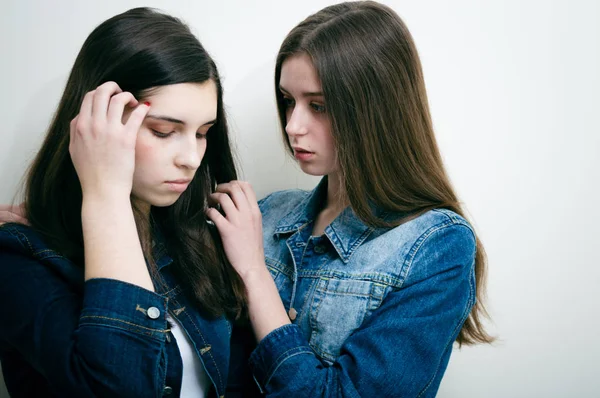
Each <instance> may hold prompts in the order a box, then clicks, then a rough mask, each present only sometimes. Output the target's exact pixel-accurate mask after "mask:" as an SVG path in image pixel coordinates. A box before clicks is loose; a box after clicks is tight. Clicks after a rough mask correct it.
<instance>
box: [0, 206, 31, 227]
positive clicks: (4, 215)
mask: <svg viewBox="0 0 600 398" xmlns="http://www.w3.org/2000/svg"><path fill="white" fill-rule="evenodd" d="M7 222H17V223H20V224H25V225H29V223H28V222H27V219H26V218H24V217H21V216H19V215H17V214H15V213H13V212H12V211H10V210H0V225H1V224H4V223H7Z"/></svg>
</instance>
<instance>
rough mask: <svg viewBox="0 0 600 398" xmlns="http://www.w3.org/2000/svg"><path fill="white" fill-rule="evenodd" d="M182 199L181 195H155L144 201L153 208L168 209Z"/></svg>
mask: <svg viewBox="0 0 600 398" xmlns="http://www.w3.org/2000/svg"><path fill="white" fill-rule="evenodd" d="M180 197H181V195H176V196H175V195H153V196H151V197H147V198H143V199H142V200H143V201H145V202H146V203H149V204H150V205H151V206H153V207H168V206H171V205H173V204H174V203H175V202H177V200H179V198H180Z"/></svg>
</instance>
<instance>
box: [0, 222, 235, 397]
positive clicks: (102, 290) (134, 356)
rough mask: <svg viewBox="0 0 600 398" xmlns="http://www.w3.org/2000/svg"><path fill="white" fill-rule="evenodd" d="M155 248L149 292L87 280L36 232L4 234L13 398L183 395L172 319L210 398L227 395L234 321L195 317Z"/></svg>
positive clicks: (8, 229)
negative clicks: (156, 278)
mask: <svg viewBox="0 0 600 398" xmlns="http://www.w3.org/2000/svg"><path fill="white" fill-rule="evenodd" d="M155 249H156V250H155V254H156V255H155V259H156V260H157V265H158V268H159V273H160V275H161V278H162V280H163V282H164V283H161V284H157V283H155V284H156V290H157V291H156V292H151V291H149V290H146V289H143V288H141V287H138V286H135V285H132V284H128V283H125V282H121V281H117V280H112V279H91V280H88V281H86V282H84V274H83V268H82V267H80V266H77V265H76V264H74V263H73V262H71V261H70V260H69V259H67V258H65V257H63V256H61V255H60V254H59V253H57V252H55V251H54V250H52V249H50V248H49V247H48V246H47V245H46V244H45V243H44V241H43V239H42V238H41V237H40V236H39V235H38V234H37V233H36V232H35V231H34V230H32V229H31V228H29V227H26V226H23V225H18V224H5V225H2V226H1V227H0V300H1V301H2V303H3V305H2V306H0V319H2V327H1V328H0V360H1V361H2V370H3V373H4V379H5V382H6V386H7V388H8V391H9V393H10V394H11V397H13V398H19V397H161V396H173V397H176V396H179V391H180V387H181V374H182V363H181V357H180V355H179V349H178V348H177V341H176V340H175V339H174V338H173V335H172V334H171V332H170V327H169V324H168V322H167V318H166V315H167V312H169V313H170V315H171V316H172V317H173V318H176V319H177V320H178V321H179V323H180V324H181V326H182V329H183V330H184V331H185V333H187V334H188V336H189V337H190V338H191V341H192V342H193V345H194V347H195V349H196V352H197V354H198V356H199V357H200V359H201V361H202V363H203V365H204V368H205V369H206V372H207V373H208V375H209V378H210V380H211V382H212V387H211V392H210V396H214V397H219V396H223V395H224V394H225V390H226V387H227V384H228V380H227V379H228V370H229V360H230V337H231V332H232V327H231V323H230V322H229V321H228V320H227V319H225V318H224V317H220V318H216V319H212V318H208V317H205V316H203V315H202V314H201V313H200V312H199V311H198V310H195V309H194V305H193V304H191V302H190V301H189V300H188V299H187V298H186V296H185V295H184V294H183V292H182V289H181V288H180V286H179V285H178V284H177V283H176V281H175V279H174V277H173V275H172V274H171V273H170V272H169V268H170V267H169V264H171V263H172V259H171V258H170V257H169V256H168V255H167V254H166V252H165V250H164V247H163V246H162V245H160V244H158V245H156V246H155ZM123 266H127V264H123ZM240 359H241V358H240ZM236 366H238V367H239V365H236Z"/></svg>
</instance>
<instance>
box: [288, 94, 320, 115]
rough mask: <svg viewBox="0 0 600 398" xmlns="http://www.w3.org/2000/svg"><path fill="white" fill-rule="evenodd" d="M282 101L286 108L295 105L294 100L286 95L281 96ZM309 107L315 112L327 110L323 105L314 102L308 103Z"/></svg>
mask: <svg viewBox="0 0 600 398" xmlns="http://www.w3.org/2000/svg"><path fill="white" fill-rule="evenodd" d="M283 103H284V105H285V107H286V108H291V107H293V106H294V105H295V101H294V100H293V99H291V98H288V97H283ZM310 107H311V108H312V109H313V110H314V111H315V112H317V113H325V112H326V111H327V109H326V108H325V105H321V104H316V103H314V102H311V103H310Z"/></svg>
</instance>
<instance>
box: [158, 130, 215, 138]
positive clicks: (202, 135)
mask: <svg viewBox="0 0 600 398" xmlns="http://www.w3.org/2000/svg"><path fill="white" fill-rule="evenodd" d="M150 130H151V131H152V134H154V135H155V136H157V137H158V138H168V137H170V136H171V134H173V133H174V131H171V132H170V133H161V132H160V131H156V130H154V129H150ZM207 135H208V133H206V134H200V133H196V138H197V139H199V140H201V139H205V138H206V136H207Z"/></svg>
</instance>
